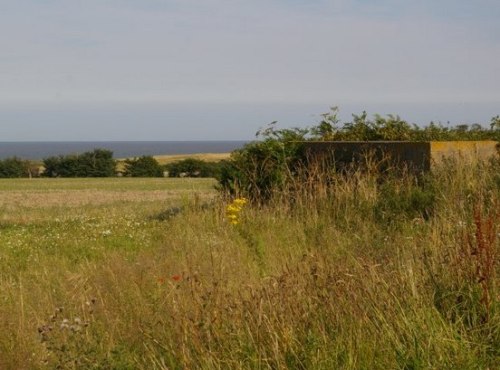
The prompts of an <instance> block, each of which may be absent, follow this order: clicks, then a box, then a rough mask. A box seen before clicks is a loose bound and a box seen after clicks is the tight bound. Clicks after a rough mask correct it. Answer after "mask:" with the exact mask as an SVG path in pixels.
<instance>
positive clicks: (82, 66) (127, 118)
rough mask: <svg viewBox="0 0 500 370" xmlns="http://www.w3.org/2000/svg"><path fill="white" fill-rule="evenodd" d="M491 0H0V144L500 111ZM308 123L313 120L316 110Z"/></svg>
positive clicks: (499, 12) (234, 133) (477, 117)
mask: <svg viewBox="0 0 500 370" xmlns="http://www.w3.org/2000/svg"><path fill="white" fill-rule="evenodd" d="M498 19H500V1H498V0H475V1H470V0H469V1H464V0H434V1H431V0H421V1H406V0H399V1H396V0H381V1H368V0H337V1H326V0H310V1H303V0H78V1H77V0H45V1H42V0H36V1H35V0H16V1H13V0H0V141H10V140H51V139H52V140H98V139H101V140H113V139H115V140H134V139H137V140H148V139H150V140H162V139H164V140H204V139H210V140H217V139H250V138H251V137H252V135H253V133H254V132H255V131H256V130H257V129H258V128H259V127H260V126H262V125H264V124H266V123H267V122H270V121H273V120H278V121H280V122H281V123H282V125H283V126H290V125H292V126H293V125H304V124H312V123H314V122H315V120H317V117H318V115H319V114H320V113H323V112H325V111H326V110H328V107H329V106H331V105H339V106H340V108H341V112H342V114H343V117H344V118H346V119H347V118H349V114H350V113H353V112H354V113H358V112H360V111H361V110H363V109H367V110H368V111H369V113H381V114H386V113H399V114H400V115H401V116H403V118H407V119H408V120H410V121H412V122H416V123H428V121H430V120H435V121H447V120H450V121H452V123H458V122H469V123H473V122H483V123H487V122H488V120H489V118H490V117H492V116H493V115H496V114H499V113H500V62H499V61H500V22H498ZM314 115H316V116H314Z"/></svg>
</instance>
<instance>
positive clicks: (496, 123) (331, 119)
mask: <svg viewBox="0 0 500 370" xmlns="http://www.w3.org/2000/svg"><path fill="white" fill-rule="evenodd" d="M321 117H322V119H321V121H320V122H319V123H318V124H316V125H314V126H312V127H306V128H292V129H280V130H277V129H276V128H275V126H274V124H275V122H273V123H272V124H270V125H269V126H268V127H266V128H265V129H262V130H260V131H259V132H258V133H257V136H258V137H259V138H260V140H257V141H255V142H253V143H250V144H248V145H247V146H246V147H245V148H244V149H243V150H236V151H234V152H233V155H232V159H231V160H229V161H221V162H217V163H213V162H205V161H202V160H198V159H194V158H188V159H184V160H181V161H177V162H173V163H170V164H166V165H161V164H160V163H158V161H157V160H156V159H155V158H154V157H152V156H141V157H136V158H132V159H127V160H125V161H124V165H123V170H120V171H117V161H116V160H115V159H114V158H113V152H112V151H109V150H106V149H94V150H93V151H89V152H85V153H82V154H70V155H59V156H52V157H48V158H45V159H44V160H43V168H44V170H43V172H42V173H41V174H39V173H38V168H39V167H37V166H34V165H33V164H32V163H31V162H29V161H26V160H23V159H20V158H18V157H11V158H6V159H4V160H0V178H6V177H13V178H15V177H31V176H38V175H41V176H44V177H111V176H117V175H122V176H127V177H163V176H165V175H167V176H169V177H184V176H186V177H215V178H218V179H219V180H221V181H222V183H223V184H224V186H228V183H227V182H231V181H234V180H235V179H234V173H235V172H238V171H236V169H235V167H241V166H235V158H237V159H238V160H237V161H245V160H248V163H249V165H250V164H253V165H255V164H259V163H260V160H259V158H260V157H263V158H266V161H265V163H266V164H267V166H270V163H271V162H273V161H271V162H269V160H268V159H269V158H268V156H269V155H270V156H271V158H275V159H276V161H277V163H278V162H279V163H281V162H286V161H288V159H289V158H290V157H293V155H292V156H290V155H288V154H286V153H285V152H286V150H285V151H283V150H282V144H283V143H290V142H292V143H293V142H300V141H309V140H320V141H454V140H496V141H499V142H500V116H498V115H497V116H495V117H493V118H491V121H490V124H489V125H488V126H489V127H487V126H482V125H480V124H472V125H466V124H460V125H456V126H445V125H443V124H441V123H437V124H436V123H434V122H431V123H430V124H429V125H427V126H423V127H420V126H417V125H415V124H410V123H408V122H407V121H405V120H404V119H402V118H401V117H400V116H398V115H391V114H390V115H387V116H386V117H383V116H381V115H378V114H376V115H374V116H373V118H369V117H368V114H367V113H366V112H362V113H361V114H353V115H352V120H351V121H348V122H344V123H341V122H340V120H339V118H338V108H337V107H333V108H331V110H330V111H329V112H328V113H325V114H323V115H321ZM290 147H291V148H293V145H292V146H289V148H290ZM288 150H289V149H288ZM244 158H245V160H244ZM280 158H281V159H280ZM285 158H286V160H285ZM243 167H245V166H243ZM240 171H241V168H240ZM243 172H244V171H243Z"/></svg>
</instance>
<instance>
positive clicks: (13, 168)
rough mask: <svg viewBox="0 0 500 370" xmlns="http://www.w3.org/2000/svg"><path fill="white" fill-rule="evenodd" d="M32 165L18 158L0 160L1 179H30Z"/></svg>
mask: <svg viewBox="0 0 500 370" xmlns="http://www.w3.org/2000/svg"><path fill="white" fill-rule="evenodd" d="M29 174H30V163H29V162H28V161H26V160H22V159H20V158H17V157H11V158H6V159H4V160H0V178H19V177H28V176H29Z"/></svg>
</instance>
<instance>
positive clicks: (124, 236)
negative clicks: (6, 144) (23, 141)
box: [0, 161, 500, 369]
mask: <svg viewBox="0 0 500 370" xmlns="http://www.w3.org/2000/svg"><path fill="white" fill-rule="evenodd" d="M499 169H500V166H499V164H498V163H497V162H491V163H488V162H477V161H471V162H467V163H466V162H461V161H454V162H453V161H450V162H446V163H444V164H443V165H442V166H441V167H436V168H435V169H434V170H433V172H432V174H430V175H428V176H426V177H425V179H415V178H413V177H412V176H399V177H395V178H392V179H384V180H381V179H380V177H378V175H377V174H375V173H370V172H369V171H368V172H363V173H361V172H353V173H351V174H349V175H342V176H340V175H339V176H332V177H329V178H328V181H322V179H321V178H320V179H316V181H313V182H311V183H307V184H298V186H296V187H295V188H294V189H291V190H290V191H289V192H282V193H281V194H276V195H275V196H274V197H273V198H272V199H271V200H270V201H269V202H268V203H267V204H265V205H260V206H257V205H252V204H250V203H245V201H244V200H236V201H235V199H234V198H227V197H222V196H221V195H220V194H218V193H217V192H216V191H215V189H214V185H215V180H212V179H185V178H183V179H166V178H159V179H132V178H106V179H32V180H29V179H12V180H1V181H0V292H1V294H0V332H1V333H2V335H0V369H55V368H59V369H198V368H202V369H285V368H289V369H496V368H499V367H498V364H499V363H500V303H499V302H500V293H499V281H500V280H499V278H500V271H499V270H500V265H499V257H500V254H499V249H500V245H499V240H500V175H499V174H500V171H499ZM228 207H229V208H228Z"/></svg>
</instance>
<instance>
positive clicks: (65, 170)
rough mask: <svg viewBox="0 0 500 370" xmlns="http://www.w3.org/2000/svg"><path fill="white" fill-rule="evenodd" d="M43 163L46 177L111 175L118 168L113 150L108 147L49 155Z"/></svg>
mask: <svg viewBox="0 0 500 370" xmlns="http://www.w3.org/2000/svg"><path fill="white" fill-rule="evenodd" d="M43 165H44V167H45V170H44V173H43V175H44V176H46V177H111V176H114V175H115V168H116V162H115V160H114V159H113V152H112V151H109V150H106V149H94V150H93V151H92V152H85V153H83V154H80V155H78V154H71V155H66V156H63V155H60V156H56V157H48V158H45V159H44V160H43Z"/></svg>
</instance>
